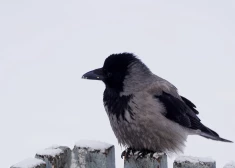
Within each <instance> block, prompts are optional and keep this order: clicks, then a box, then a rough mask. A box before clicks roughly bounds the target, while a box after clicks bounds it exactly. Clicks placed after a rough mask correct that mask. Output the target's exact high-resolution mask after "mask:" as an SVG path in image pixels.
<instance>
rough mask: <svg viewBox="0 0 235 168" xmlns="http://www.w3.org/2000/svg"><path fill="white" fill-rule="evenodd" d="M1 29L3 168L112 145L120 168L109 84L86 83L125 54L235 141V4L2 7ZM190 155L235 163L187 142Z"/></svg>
mask: <svg viewBox="0 0 235 168" xmlns="http://www.w3.org/2000/svg"><path fill="white" fill-rule="evenodd" d="M0 21H1V23H0V24H1V25H0V114H1V117H0V133H1V138H0V149H1V152H0V158H1V167H4V168H5V167H9V166H10V165H12V164H15V163H17V162H19V161H21V160H23V159H25V158H28V157H30V156H34V155H35V153H36V152H37V151H40V150H42V149H44V148H46V147H49V146H51V145H53V144H58V145H66V146H69V147H71V148H72V147H73V146H74V144H75V142H76V141H78V140H80V139H91V140H100V141H105V142H108V143H111V144H115V145H116V146H115V147H116V164H117V168H121V167H122V166H121V165H122V164H123V160H121V158H120V154H121V150H122V149H121V148H120V146H118V144H117V140H116V138H115V136H114V134H113V132H112V130H111V127H110V125H109V121H108V117H107V116H106V113H105V111H104V107H103V103H102V94H103V90H104V85H103V83H102V82H99V81H88V80H82V79H81V76H82V75H83V74H84V73H85V72H87V71H89V70H92V69H95V68H99V67H101V66H102V65H103V61H104V59H105V58H106V57H107V56H108V55H110V54H112V53H118V52H124V51H127V52H133V53H135V54H136V55H138V56H139V57H140V58H141V59H142V60H143V62H145V63H146V64H147V65H148V66H149V68H150V69H151V70H152V71H153V72H154V73H156V74H157V75H159V76H161V77H164V78H166V79H167V80H169V81H170V82H172V83H173V84H174V85H176V86H177V88H178V89H179V92H180V94H182V95H183V96H185V97H187V98H188V99H190V100H191V101H193V102H194V103H195V104H196V105H197V107H198V110H199V112H200V115H199V117H200V118H201V119H202V122H203V123H205V124H206V125H207V126H209V127H211V128H212V129H213V130H215V131H216V132H218V133H219V134H220V135H221V136H222V137H223V138H227V139H230V140H233V141H235V132H234V131H235V122H234V120H235V117H234V113H235V110H234V100H235V96H234V95H235V77H234V73H235V47H234V46H235V1H233V0H227V1H219V0H210V1H209V0H197V1H188V0H179V1H174V0H164V1H154V0H145V1H141V0H129V1H126V0H119V1H108V0H99V1H82V0H73V1H72V0H68V1H60V0H51V1H46V0H40V1H26V0H21V1H17V0H12V1H8V0H1V1H0ZM185 154H186V155H192V156H202V157H204V156H205V157H212V158H213V159H215V160H216V161H217V165H218V167H222V166H223V165H224V164H225V163H226V162H228V161H229V160H235V157H234V156H235V145H234V144H229V143H222V142H215V141H212V140H207V139H204V138H201V137H197V136H190V137H189V138H188V142H187V147H186V149H185ZM172 159H174V157H173V158H172ZM170 161H172V160H170ZM169 163H170V165H169V167H172V164H171V162H169Z"/></svg>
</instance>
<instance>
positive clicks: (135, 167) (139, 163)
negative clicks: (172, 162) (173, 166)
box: [124, 153, 167, 168]
mask: <svg viewBox="0 0 235 168" xmlns="http://www.w3.org/2000/svg"><path fill="white" fill-rule="evenodd" d="M136 158H137V154H135V155H131V156H130V158H128V159H125V160H124V168H167V155H166V154H163V153H162V154H157V153H155V154H154V155H153V157H152V158H150V156H149V155H148V156H146V157H143V158H138V159H137V160H136Z"/></svg>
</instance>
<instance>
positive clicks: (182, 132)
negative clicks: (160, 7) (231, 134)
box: [82, 52, 232, 157]
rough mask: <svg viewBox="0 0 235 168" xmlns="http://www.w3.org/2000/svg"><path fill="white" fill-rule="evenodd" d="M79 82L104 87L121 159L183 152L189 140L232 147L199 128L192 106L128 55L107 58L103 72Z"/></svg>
mask: <svg viewBox="0 0 235 168" xmlns="http://www.w3.org/2000/svg"><path fill="white" fill-rule="evenodd" d="M82 78H84V79H91V80H100V81H103V83H104V84H105V90H104V93H103V104H104V108H105V111H106V113H107V115H108V118H109V121H110V125H111V127H112V130H113V132H114V134H115V136H116V138H117V140H118V143H119V144H120V145H122V146H124V147H126V148H127V149H126V150H124V151H123V152H122V154H121V157H123V156H124V157H128V155H129V154H130V152H131V151H132V152H136V151H139V154H140V156H141V157H144V156H146V155H147V154H149V153H150V154H151V155H152V154H153V153H155V152H164V153H169V154H172V153H173V154H174V153H176V154H177V153H183V150H184V147H185V142H186V140H187V137H188V135H199V136H202V137H205V138H208V139H212V140H216V141H222V142H232V141H230V140H227V139H224V138H221V137H220V136H219V135H218V134H217V133H216V132H215V131H213V130H212V129H210V128H208V127H207V126H205V125H204V124H202V123H201V120H200V119H199V117H198V114H199V112H198V110H197V109H196V106H195V105H194V104H193V103H192V102H191V101H190V100H188V99H187V98H185V97H183V96H181V95H180V94H179V93H178V90H177V88H176V87H175V86H174V85H173V84H171V83H170V82H169V81H167V80H166V79H163V78H161V77H160V76H157V75H155V74H154V73H152V72H151V70H150V69H149V68H148V67H147V66H146V65H145V64H144V63H143V62H142V61H141V60H140V59H139V58H138V57H137V56H136V55H134V54H133V53H128V52H123V53H117V54H111V55H109V56H108V57H107V58H106V59H105V61H104V64H103V67H102V68H98V69H95V70H92V71H89V72H87V73H85V74H84V75H83V76H82Z"/></svg>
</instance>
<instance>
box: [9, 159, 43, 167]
mask: <svg viewBox="0 0 235 168" xmlns="http://www.w3.org/2000/svg"><path fill="white" fill-rule="evenodd" d="M11 168H46V163H45V162H44V161H42V160H40V159H36V158H29V159H25V160H23V161H21V162H19V163H17V164H15V165H13V166H11Z"/></svg>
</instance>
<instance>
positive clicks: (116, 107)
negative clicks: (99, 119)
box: [103, 88, 134, 122]
mask: <svg viewBox="0 0 235 168" xmlns="http://www.w3.org/2000/svg"><path fill="white" fill-rule="evenodd" d="M132 97H133V96H132V95H129V96H120V94H119V93H118V92H117V91H115V90H113V89H107V88H106V89H105V91H104V97H103V101H104V105H105V106H106V107H107V108H108V113H109V114H112V115H115V116H116V117H117V119H118V121H119V120H120V119H121V118H120V117H122V119H123V120H125V121H127V119H126V118H125V112H126V111H128V112H129V114H130V116H131V118H132V119H134V118H133V111H132V109H131V107H130V106H129V102H130V101H131V99H132ZM127 122H128V121H127Z"/></svg>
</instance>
